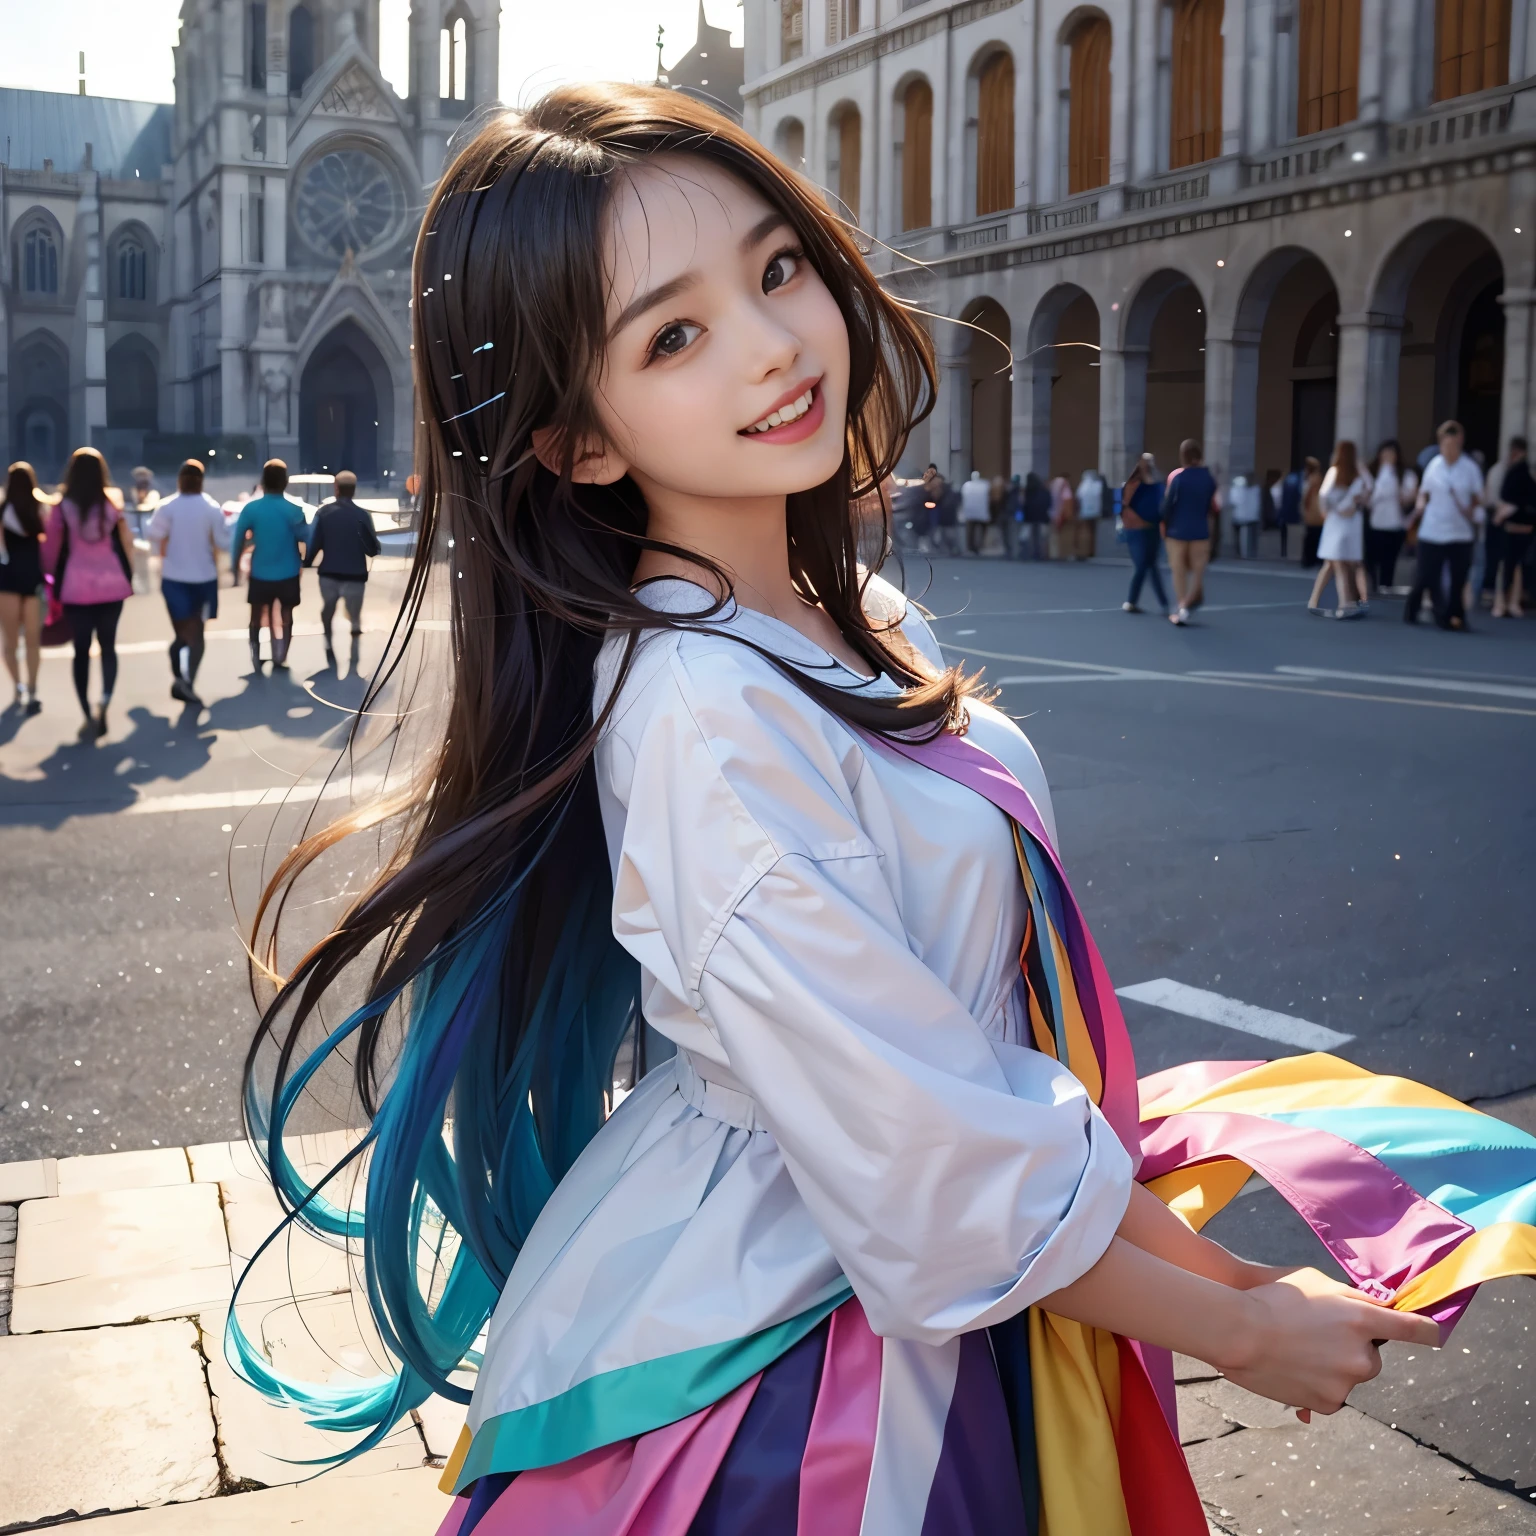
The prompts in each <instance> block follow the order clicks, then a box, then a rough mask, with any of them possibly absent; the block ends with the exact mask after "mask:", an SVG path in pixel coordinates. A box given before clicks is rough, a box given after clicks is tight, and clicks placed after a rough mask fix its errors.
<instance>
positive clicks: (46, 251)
mask: <svg viewBox="0 0 1536 1536" xmlns="http://www.w3.org/2000/svg"><path fill="white" fill-rule="evenodd" d="M19 243H20V247H21V249H20V251H19V252H18V256H19V260H18V261H17V263H16V275H17V277H18V278H19V279H20V287H21V291H22V292H23V293H35V294H38V295H39V296H48V295H51V294H55V293H57V292H58V291H59V242H58V241H57V240H56V239H55V238H54V233H53V231H52V229H50V228H49V227H48V226H47V225H45V224H41V223H36V224H33V225H32V226H31V227H30V228H29V229H28V230H27V231H26V233H25V234H23V235H22V237H21V240H20V242H19Z"/></svg>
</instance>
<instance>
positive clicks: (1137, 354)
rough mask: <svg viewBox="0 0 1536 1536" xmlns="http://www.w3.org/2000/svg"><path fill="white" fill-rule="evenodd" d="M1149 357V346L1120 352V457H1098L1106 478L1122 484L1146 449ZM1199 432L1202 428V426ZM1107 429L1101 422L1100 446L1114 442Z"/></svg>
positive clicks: (1150, 353)
mask: <svg viewBox="0 0 1536 1536" xmlns="http://www.w3.org/2000/svg"><path fill="white" fill-rule="evenodd" d="M1151 355H1152V349H1151V347H1144V346H1135V345H1132V346H1128V347H1125V348H1123V349H1122V351H1121V353H1120V423H1121V424H1120V427H1119V432H1120V446H1121V457H1120V459H1119V460H1113V459H1111V458H1110V456H1109V454H1107V453H1102V452H1101V453H1100V455H1099V457H1100V458H1101V459H1102V460H1103V461H1104V465H1105V469H1106V471H1107V472H1108V475H1109V477H1110V478H1111V479H1113V478H1114V477H1115V476H1116V475H1117V474H1118V475H1119V476H1120V480H1121V483H1122V484H1123V483H1124V481H1125V477H1126V476H1127V475H1129V474H1130V472H1131V465H1132V464H1133V463H1135V461H1136V459H1137V458H1138V457H1139V456H1140V454H1141V452H1142V450H1143V449H1144V448H1145V447H1146V446H1147V444H1146V436H1147V360H1148V359H1149V358H1150V357H1151ZM1106 385H1107V377H1106V379H1105V381H1104V382H1101V384H1100V386H1099V389H1100V393H1099V400H1100V402H1101V415H1102V402H1103V399H1104V394H1103V391H1104V388H1105V387H1106ZM1201 430H1202V431H1203V430H1204V428H1203V427H1202V429H1201ZM1105 432H1106V428H1105V426H1104V425H1103V423H1102V421H1101V423H1100V426H1099V442H1100V443H1101V444H1103V443H1108V442H1111V441H1112V440H1113V439H1111V438H1109V437H1107V436H1105Z"/></svg>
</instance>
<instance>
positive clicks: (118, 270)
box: [112, 235, 149, 302]
mask: <svg viewBox="0 0 1536 1536" xmlns="http://www.w3.org/2000/svg"><path fill="white" fill-rule="evenodd" d="M112 265H113V267H114V269H115V276H116V279H117V286H116V288H115V290H114V292H115V294H116V296H117V297H118V298H120V299H127V300H129V301H130V302H142V301H143V300H144V299H146V298H147V297H148V296H149V252H148V251H146V250H145V249H144V244H143V242H142V241H141V240H139V239H138V238H137V236H134V235H127V236H125V237H124V238H123V239H121V240H119V241H118V243H117V260H116V261H115V262H113V264H112Z"/></svg>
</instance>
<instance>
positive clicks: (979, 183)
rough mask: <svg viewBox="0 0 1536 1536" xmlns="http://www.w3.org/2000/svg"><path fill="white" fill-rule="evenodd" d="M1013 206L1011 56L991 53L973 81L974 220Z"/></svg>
mask: <svg viewBox="0 0 1536 1536" xmlns="http://www.w3.org/2000/svg"><path fill="white" fill-rule="evenodd" d="M1012 207H1013V55H1012V54H1011V53H994V54H993V55H992V57H991V58H990V59H988V60H987V62H986V63H985V64H984V65H982V67H981V73H980V74H979V75H978V76H977V80H976V217H977V218H978V219H979V218H984V217H985V216H986V215H987V214H989V213H1002V212H1004V211H1005V210H1006V209H1009V208H1012Z"/></svg>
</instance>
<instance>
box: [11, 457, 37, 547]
mask: <svg viewBox="0 0 1536 1536" xmlns="http://www.w3.org/2000/svg"><path fill="white" fill-rule="evenodd" d="M41 499H42V498H41V497H40V496H39V495H38V491H37V473H36V471H35V470H34V469H33V468H32V466H31V465H30V464H28V463H27V461H26V460H25V459H17V461H16V462H15V463H14V464H12V465H11V467H10V468H9V469H8V470H7V471H6V473H5V504H6V506H8V507H10V508H11V509H12V510H13V511H14V512H15V513H16V518H17V521H18V522H20V524H21V529H22V532H23V533H25V534H26V535H27V536H28V537H29V538H33V539H35V538H36V537H37V536H38V535H39V534H40V533H41V532H42V531H43V516H42V513H41V512H40V511H39V510H38V506H39V503H40V502H41Z"/></svg>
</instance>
